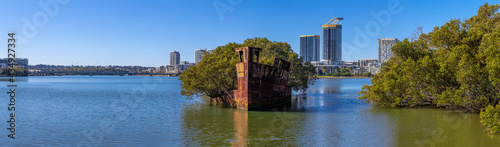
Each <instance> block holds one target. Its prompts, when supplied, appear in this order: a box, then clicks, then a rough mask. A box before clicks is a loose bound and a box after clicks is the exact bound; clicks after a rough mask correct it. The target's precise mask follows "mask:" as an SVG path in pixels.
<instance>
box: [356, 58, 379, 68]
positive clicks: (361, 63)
mask: <svg viewBox="0 0 500 147" xmlns="http://www.w3.org/2000/svg"><path fill="white" fill-rule="evenodd" d="M376 62H378V60H377V59H359V60H358V63H359V66H361V67H367V66H368V64H370V63H376Z"/></svg>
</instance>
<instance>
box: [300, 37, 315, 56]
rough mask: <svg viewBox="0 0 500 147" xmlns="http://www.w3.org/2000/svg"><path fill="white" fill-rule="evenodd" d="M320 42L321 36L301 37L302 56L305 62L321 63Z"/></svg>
mask: <svg viewBox="0 0 500 147" xmlns="http://www.w3.org/2000/svg"><path fill="white" fill-rule="evenodd" d="M319 40H320V39H319V35H302V36H300V56H301V57H302V58H304V61H305V62H308V61H320V56H319V48H320V47H319V46H320V44H319Z"/></svg>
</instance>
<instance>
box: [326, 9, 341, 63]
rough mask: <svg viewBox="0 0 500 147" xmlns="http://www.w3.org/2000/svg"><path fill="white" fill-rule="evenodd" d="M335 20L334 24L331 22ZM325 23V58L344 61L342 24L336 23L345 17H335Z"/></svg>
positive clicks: (330, 60)
mask: <svg viewBox="0 0 500 147" xmlns="http://www.w3.org/2000/svg"><path fill="white" fill-rule="evenodd" d="M332 20H335V21H334V22H333V23H332V24H330V22H331V21H332ZM332 20H330V21H329V22H328V23H327V24H325V25H323V26H322V28H323V60H327V61H329V62H331V63H340V62H341V61H342V24H340V22H339V23H338V24H335V22H337V21H339V20H343V18H333V19H332Z"/></svg>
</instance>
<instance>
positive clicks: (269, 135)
mask: <svg viewBox="0 0 500 147" xmlns="http://www.w3.org/2000/svg"><path fill="white" fill-rule="evenodd" d="M2 83H3V85H0V90H1V91H7V88H6V84H7V83H6V82H2ZM179 84H180V82H179V81H178V80H177V78H170V77H139V76H138V77H133V76H123V77H119V76H91V77H90V76H61V77H27V78H25V79H24V81H22V80H21V82H19V83H18V88H17V94H18V95H17V97H18V99H17V100H16V105H17V107H16V117H17V119H18V120H19V122H18V123H17V124H16V127H17V128H16V130H17V131H16V135H17V138H16V140H14V141H12V140H9V139H8V138H7V134H6V133H7V131H3V132H4V133H3V134H4V137H1V138H0V146H78V145H80V146H201V145H214V146H215V145H217V146H244V145H249V146H419V145H420V146H500V137H499V136H494V135H489V134H488V133H486V132H485V131H484V127H482V125H481V124H480V122H479V115H477V114H466V113H462V112H452V111H446V110H438V109H429V108H412V109H408V108H402V109H390V108H379V107H374V106H371V105H370V104H367V103H363V102H360V101H359V100H358V99H357V98H356V97H357V96H358V95H357V94H358V92H359V90H360V89H361V87H362V85H363V84H370V79H319V80H318V81H317V82H316V84H315V85H314V86H312V87H311V88H310V89H309V90H308V91H307V94H306V95H301V96H297V97H294V98H293V100H292V102H291V103H290V104H289V105H286V106H284V107H279V108H274V109H270V110H268V111H250V112H249V111H241V110H236V109H229V108H219V107H216V106H211V105H209V104H208V102H207V99H204V98H189V99H187V100H186V97H183V96H181V95H180V86H179ZM4 96H7V95H4ZM3 103H5V104H7V103H6V101H4V102H3ZM0 112H1V114H0V116H3V117H0V118H2V119H3V120H5V119H7V117H6V116H8V111H7V110H2V111H0ZM2 124H3V123H2ZM6 125H7V123H5V124H4V125H2V126H3V127H7V126H6Z"/></svg>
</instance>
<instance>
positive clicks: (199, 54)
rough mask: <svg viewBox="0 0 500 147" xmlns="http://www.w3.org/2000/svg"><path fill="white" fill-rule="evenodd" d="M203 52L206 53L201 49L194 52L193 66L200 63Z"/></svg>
mask: <svg viewBox="0 0 500 147" xmlns="http://www.w3.org/2000/svg"><path fill="white" fill-rule="evenodd" d="M205 52H207V51H206V50H203V49H197V50H194V63H195V64H198V62H200V61H201V59H202V58H203V54H204V53H205Z"/></svg>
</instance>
